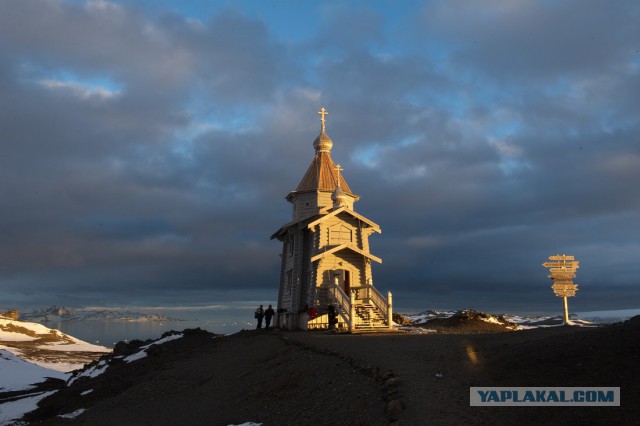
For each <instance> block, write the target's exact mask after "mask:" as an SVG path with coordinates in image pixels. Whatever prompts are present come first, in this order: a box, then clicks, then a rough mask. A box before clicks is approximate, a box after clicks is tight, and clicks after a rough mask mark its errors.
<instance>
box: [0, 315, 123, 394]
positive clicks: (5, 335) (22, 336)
mask: <svg viewBox="0 0 640 426" xmlns="http://www.w3.org/2000/svg"><path fill="white" fill-rule="evenodd" d="M0 349H4V350H6V351H9V352H11V353H13V354H14V355H16V356H18V357H20V358H22V359H24V360H26V361H30V362H32V363H34V364H37V365H39V366H41V367H45V368H50V369H53V370H57V371H71V370H75V369H78V368H82V367H83V366H84V365H85V364H86V363H89V362H91V361H93V360H95V359H97V358H99V357H100V356H101V355H103V354H105V353H109V352H111V349H109V348H106V347H104V346H98V345H93V344H91V343H87V342H85V341H83V340H80V339H77V338H75V337H73V336H69V335H68V334H65V333H63V332H61V331H59V330H54V329H51V328H48V327H45V326H44V325H42V324H36V323H33V322H26V321H17V320H10V319H7V318H2V317H0ZM0 387H2V377H1V376H0Z"/></svg>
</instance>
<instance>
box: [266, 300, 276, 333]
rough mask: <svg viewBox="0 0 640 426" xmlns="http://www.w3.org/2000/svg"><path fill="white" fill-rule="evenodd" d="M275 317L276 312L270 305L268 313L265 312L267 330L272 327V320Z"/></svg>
mask: <svg viewBox="0 0 640 426" xmlns="http://www.w3.org/2000/svg"><path fill="white" fill-rule="evenodd" d="M274 315H275V311H274V310H273V308H272V307H271V305H269V307H268V308H267V310H266V311H264V320H265V328H266V329H267V330H269V326H270V325H271V318H273V316H274Z"/></svg>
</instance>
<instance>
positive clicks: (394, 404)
mask: <svg viewBox="0 0 640 426" xmlns="http://www.w3.org/2000/svg"><path fill="white" fill-rule="evenodd" d="M401 412H402V402H401V401H400V400H399V399H394V400H393V401H389V403H388V404H387V413H388V414H389V417H390V418H391V419H393V420H397V419H398V417H400V413H401Z"/></svg>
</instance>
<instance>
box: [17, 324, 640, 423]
mask: <svg viewBox="0 0 640 426" xmlns="http://www.w3.org/2000/svg"><path fill="white" fill-rule="evenodd" d="M639 320H640V318H635V319H634V320H630V321H627V322H626V323H625V324H617V325H612V326H607V327H601V328H580V327H553V328H541V329H533V330H523V331H520V332H508V333H472V334H469V333H466V334H465V333H454V334H446V333H437V334H418V335H416V334H393V335H385V334H380V335H335V334H329V333H325V332H308V333H304V332H288V333H283V332H279V331H272V332H256V331H249V332H242V333H239V334H237V335H232V336H226V337H224V336H216V335H213V334H210V333H208V332H204V331H200V330H190V331H189V330H185V331H184V332H182V333H177V334H167V335H165V336H164V338H163V340H162V341H159V342H155V344H154V342H131V343H130V344H124V343H122V344H119V345H118V346H117V347H116V348H115V350H114V353H113V354H112V355H109V356H107V357H106V358H103V359H102V360H101V361H100V362H97V363H94V364H93V365H92V366H91V367H89V368H88V369H86V370H84V372H83V373H79V374H76V375H75V376H74V379H72V380H70V381H69V382H68V384H67V385H66V386H64V387H63V388H62V389H61V390H60V391H58V392H57V393H55V394H53V395H51V396H50V397H48V398H46V399H44V400H43V401H42V402H41V404H40V409H38V410H37V411H35V412H33V413H31V414H29V415H28V416H27V419H28V420H29V421H30V422H34V423H35V424H37V422H40V421H43V422H45V423H46V424H65V423H66V422H68V420H65V419H63V418H61V417H59V416H63V415H64V416H73V417H74V418H75V419H74V422H73V423H74V424H81V425H82V424H86V425H111V424H113V423H123V424H149V425H151V424H153V425H163V424H167V425H168V424H189V425H205V424H206V425H229V424H241V423H244V422H248V421H254V422H258V423H263V424H264V425H265V426H266V425H300V424H314V425H315V424H317V425H336V424H367V425H369V424H372V425H375V424H388V423H389V422H390V421H393V420H395V419H399V420H400V421H401V423H402V424H411V425H421V424H488V423H490V424H505V425H506V424H508V425H512V424H548V423H550V422H554V423H566V424H586V423H605V422H606V423H611V424H630V423H633V422H635V421H637V419H638V418H640V389H638V386H637V383H638V380H640V365H639V364H638V363H637V354H638V353H640V324H639V322H640V321H639ZM469 386H620V387H621V393H622V406H621V407H602V408H598V407H589V408H584V407H563V408H562V409H561V410H560V409H553V408H549V409H539V408H537V407H531V408H526V407H511V408H509V407H500V408H490V407H485V408H482V409H480V408H477V407H470V406H469Z"/></svg>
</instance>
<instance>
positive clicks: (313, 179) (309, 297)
mask: <svg viewBox="0 0 640 426" xmlns="http://www.w3.org/2000/svg"><path fill="white" fill-rule="evenodd" d="M318 114H320V116H321V118H320V122H321V131H320V135H318V137H317V138H316V140H315V141H314V142H313V148H314V149H315V155H314V157H313V161H311V165H310V166H309V168H308V170H307V172H306V173H305V175H304V177H303V178H302V180H301V181H300V184H298V187H297V188H296V189H295V190H294V191H291V192H290V193H289V195H287V197H286V200H287V201H288V202H290V203H291V206H292V220H291V222H289V223H287V224H285V225H283V226H282V227H281V228H280V229H278V231H276V232H275V233H274V234H273V235H272V236H271V238H272V239H274V238H277V239H278V240H280V241H282V243H283V247H282V255H281V256H282V264H281V269H280V287H279V291H278V317H277V324H278V325H280V326H284V327H287V328H289V329H305V330H306V329H318V328H320V329H321V328H328V327H329V317H330V315H329V312H331V311H334V312H335V313H336V314H337V327H338V328H340V329H344V330H350V331H357V330H385V329H389V328H391V325H392V324H393V322H392V303H391V293H388V294H387V296H382V295H381V294H380V293H379V292H378V291H377V290H376V288H375V287H374V286H373V277H372V275H371V262H378V263H382V260H381V259H380V258H379V257H376V256H374V255H373V254H371V253H370V250H369V236H370V235H372V234H373V233H376V232H377V233H380V232H381V231H380V227H379V226H378V225H377V224H375V223H374V222H372V221H371V220H369V219H367V218H366V217H364V216H362V215H360V214H358V213H356V212H355V211H354V207H353V205H354V203H355V202H356V201H358V199H359V198H360V197H358V196H357V195H355V194H354V193H353V192H352V191H351V188H350V187H349V185H348V184H347V182H346V180H345V179H344V177H343V176H342V174H341V173H340V172H341V171H342V168H341V167H340V166H339V165H337V166H336V164H335V163H334V162H333V159H332V158H331V148H332V147H333V141H332V140H331V138H329V136H328V135H327V133H326V120H325V116H326V115H327V114H328V112H327V111H326V110H325V109H324V108H322V109H321V110H320V112H318Z"/></svg>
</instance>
